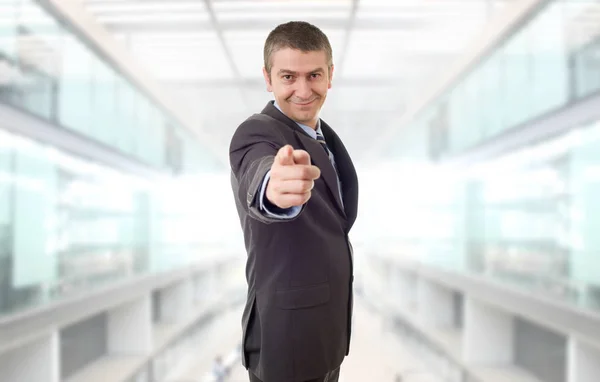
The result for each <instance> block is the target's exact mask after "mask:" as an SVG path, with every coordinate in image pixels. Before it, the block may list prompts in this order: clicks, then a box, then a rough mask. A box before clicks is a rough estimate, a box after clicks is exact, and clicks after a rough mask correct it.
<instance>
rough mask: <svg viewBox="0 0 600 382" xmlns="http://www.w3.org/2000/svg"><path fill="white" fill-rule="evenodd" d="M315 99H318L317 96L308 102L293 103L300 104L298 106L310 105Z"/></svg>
mask: <svg viewBox="0 0 600 382" xmlns="http://www.w3.org/2000/svg"><path fill="white" fill-rule="evenodd" d="M315 101H316V98H315V99H313V100H310V101H308V102H293V103H294V105H298V106H308V105H310V104H311V103H313V102H315Z"/></svg>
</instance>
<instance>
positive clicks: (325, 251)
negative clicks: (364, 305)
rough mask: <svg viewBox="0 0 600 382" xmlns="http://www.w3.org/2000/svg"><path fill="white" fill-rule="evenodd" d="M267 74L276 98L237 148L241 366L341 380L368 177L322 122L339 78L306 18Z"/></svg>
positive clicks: (324, 42)
mask: <svg viewBox="0 0 600 382" xmlns="http://www.w3.org/2000/svg"><path fill="white" fill-rule="evenodd" d="M263 74H264V77H265V82H266V85H267V90H268V91H269V92H272V93H273V96H274V98H275V99H274V101H270V102H268V103H267V105H266V107H265V108H264V109H263V111H262V112H261V113H259V114H254V115H253V116H251V117H249V118H248V119H247V120H246V121H244V122H243V123H242V124H241V125H240V126H239V127H238V128H237V130H236V132H235V133H234V135H233V138H232V140H231V146H230V164H231V169H232V177H231V181H232V188H233V193H234V196H235V201H236V206H237V209H238V214H239V217H240V222H241V225H242V229H243V232H244V239H245V244H246V249H247V252H248V261H247V266H246V277H247V281H248V300H247V303H246V309H245V311H244V315H243V319H242V321H243V336H242V341H243V342H242V363H243V365H244V366H245V367H246V368H247V369H248V370H249V376H250V381H253V382H258V381H263V382H290V381H303V382H305V381H311V382H313V381H314V382H320V381H329V382H335V381H337V380H338V376H339V371H340V365H341V363H342V361H343V359H344V357H345V356H346V355H347V354H348V351H349V344H350V331H351V317H352V283H353V275H352V249H351V245H350V242H349V240H348V232H349V231H350V229H351V227H352V225H353V224H354V221H355V219H356V214H357V204H358V180H357V176H356V171H355V169H354V166H353V164H352V161H351V159H350V156H349V155H348V152H347V151H346V149H345V147H344V145H343V144H342V141H341V140H340V138H339V137H338V136H337V135H336V134H335V132H334V131H333V130H332V129H331V127H329V126H328V125H327V124H326V123H325V122H323V121H322V120H320V118H319V112H320V110H321V107H322V106H323V103H324V102H325V98H326V96H327V91H328V89H330V88H331V80H332V75H333V63H332V50H331V46H330V44H329V41H328V39H327V37H326V36H325V35H324V34H323V32H321V30H319V29H318V28H317V27H315V26H313V25H311V24H308V23H305V22H289V23H286V24H282V25H279V26H278V27H276V28H275V29H274V30H273V31H272V32H271V33H270V34H269V36H268V37H267V40H266V42H265V46H264V68H263Z"/></svg>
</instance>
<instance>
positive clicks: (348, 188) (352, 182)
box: [321, 120, 358, 226]
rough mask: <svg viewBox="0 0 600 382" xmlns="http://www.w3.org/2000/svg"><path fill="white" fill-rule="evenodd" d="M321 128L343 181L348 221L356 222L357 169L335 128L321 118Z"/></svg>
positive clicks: (350, 222)
mask: <svg viewBox="0 0 600 382" xmlns="http://www.w3.org/2000/svg"><path fill="white" fill-rule="evenodd" d="M321 130H322V131H323V136H324V137H325V140H326V141H327V146H328V147H329V148H330V150H331V151H332V152H333V155H334V157H335V162H336V165H337V168H338V172H339V176H340V181H341V183H342V195H343V197H344V207H345V212H346V216H347V219H348V223H349V224H350V226H352V224H354V221H355V220H356V215H357V204H358V178H357V175H356V169H355V168H354V165H353V164H352V159H351V158H350V155H349V154H348V151H347V150H346V148H345V147H344V144H343V143H342V140H341V139H340V137H338V135H337V134H336V133H335V131H333V129H332V128H331V127H330V126H329V125H328V124H326V123H325V122H324V121H323V120H321Z"/></svg>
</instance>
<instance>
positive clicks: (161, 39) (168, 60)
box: [129, 31, 234, 80]
mask: <svg viewBox="0 0 600 382" xmlns="http://www.w3.org/2000/svg"><path fill="white" fill-rule="evenodd" d="M129 45H130V49H131V51H132V53H133V55H134V56H135V57H136V59H137V60H138V61H139V62H141V63H142V64H144V65H146V66H147V67H149V68H150V69H151V71H152V72H153V73H154V74H155V75H156V76H157V77H158V78H160V79H169V80H175V79H190V80H191V79H193V80H198V79H224V80H230V79H232V78H233V77H234V74H233V70H232V68H231V65H230V64H229V61H228V60H227V56H226V55H225V50H224V49H223V45H222V44H221V42H220V40H219V38H218V36H217V33H216V32H212V31H208V32H193V33H192V32H177V33H175V32H172V33H138V34H135V35H131V36H130V38H129Z"/></svg>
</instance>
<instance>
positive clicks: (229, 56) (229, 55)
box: [204, 0, 251, 106]
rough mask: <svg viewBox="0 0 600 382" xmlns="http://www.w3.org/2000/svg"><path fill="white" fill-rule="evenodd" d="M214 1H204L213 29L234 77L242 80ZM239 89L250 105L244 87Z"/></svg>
mask: <svg viewBox="0 0 600 382" xmlns="http://www.w3.org/2000/svg"><path fill="white" fill-rule="evenodd" d="M212 1H213V0H204V3H205V4H206V9H207V11H208V14H209V15H210V22H211V26H212V29H213V30H214V31H215V33H216V34H217V37H218V38H219V41H220V42H221V46H222V47H223V52H224V53H225V57H226V58H227V62H228V63H229V66H230V67H231V70H232V71H233V75H234V77H235V78H236V79H237V80H239V81H240V82H241V81H242V79H243V78H242V74H241V73H240V70H239V68H238V67H237V65H236V64H235V60H234V59H233V54H232V53H231V49H229V46H228V45H227V41H225V36H224V34H223V29H222V28H221V25H220V23H219V20H217V15H216V13H215V10H214V8H213V4H212ZM239 90H240V92H241V95H242V99H243V100H244V102H245V103H246V106H248V105H250V104H251V103H250V102H248V99H247V96H246V93H245V92H244V90H243V89H242V88H239Z"/></svg>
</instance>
